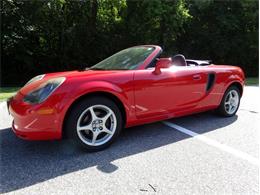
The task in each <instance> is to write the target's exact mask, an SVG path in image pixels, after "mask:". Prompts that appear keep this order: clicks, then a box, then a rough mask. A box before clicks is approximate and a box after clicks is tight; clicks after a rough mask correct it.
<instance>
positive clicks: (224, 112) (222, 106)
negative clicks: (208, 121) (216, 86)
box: [216, 85, 241, 117]
mask: <svg viewBox="0 0 260 195" xmlns="http://www.w3.org/2000/svg"><path fill="white" fill-rule="evenodd" d="M232 90H234V91H236V92H237V94H238V104H237V108H236V109H235V110H234V111H233V112H232V113H228V111H227V109H226V107H225V102H226V100H227V98H228V97H227V96H228V94H229V93H230V92H231V91H232ZM240 99H241V92H240V90H239V89H238V87H236V86H234V85H232V86H230V87H229V88H228V89H227V90H226V91H225V93H224V95H223V97H222V100H221V103H220V105H219V107H218V108H217V110H216V111H217V113H218V114H219V115H220V116H223V117H232V116H234V115H235V114H236V113H237V110H238V108H239V105H240Z"/></svg>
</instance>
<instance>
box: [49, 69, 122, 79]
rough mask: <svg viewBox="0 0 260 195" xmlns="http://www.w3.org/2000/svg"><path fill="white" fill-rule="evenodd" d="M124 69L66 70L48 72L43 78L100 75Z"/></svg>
mask: <svg viewBox="0 0 260 195" xmlns="http://www.w3.org/2000/svg"><path fill="white" fill-rule="evenodd" d="M123 71H125V70H85V71H66V72H56V73H48V74H46V75H45V76H44V79H50V78H55V77H66V78H77V77H86V78H87V77H100V76H104V75H110V74H116V73H120V72H123Z"/></svg>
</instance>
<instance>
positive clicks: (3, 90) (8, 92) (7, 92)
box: [0, 87, 20, 101]
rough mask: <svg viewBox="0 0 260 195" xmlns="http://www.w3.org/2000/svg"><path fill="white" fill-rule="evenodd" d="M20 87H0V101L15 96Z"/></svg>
mask: <svg viewBox="0 0 260 195" xmlns="http://www.w3.org/2000/svg"><path fill="white" fill-rule="evenodd" d="M19 89H20V88H19V87H0V101H5V100H7V99H8V98H9V97H11V96H13V95H14V94H15V93H16V92H17V91H18V90H19Z"/></svg>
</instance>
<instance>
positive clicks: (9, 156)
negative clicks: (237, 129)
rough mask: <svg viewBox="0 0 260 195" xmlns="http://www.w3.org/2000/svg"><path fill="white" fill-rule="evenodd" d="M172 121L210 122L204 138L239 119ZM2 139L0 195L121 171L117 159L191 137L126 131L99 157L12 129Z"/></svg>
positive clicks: (156, 129)
mask: <svg viewBox="0 0 260 195" xmlns="http://www.w3.org/2000/svg"><path fill="white" fill-rule="evenodd" d="M194 119H195V120H194ZM197 119H199V120H197ZM173 120H174V121H176V122H179V121H185V122H187V123H190V124H191V123H194V124H196V123H201V122H202V121H207V124H212V125H204V126H203V127H204V128H202V129H200V131H199V132H198V133H201V134H203V133H206V132H209V131H214V130H217V129H218V128H221V127H224V126H228V125H230V124H231V123H233V122H234V121H236V120H237V116H234V117H231V118H220V117H217V116H216V115H213V114H211V113H203V114H197V115H193V116H189V117H186V118H179V119H173ZM0 138H1V170H0V172H1V178H0V181H1V186H0V193H5V192H11V191H14V190H18V189H21V188H25V187H29V186H32V185H34V184H37V183H39V182H44V181H47V180H49V179H53V178H55V177H58V176H62V175H64V174H68V173H72V172H75V171H79V170H83V169H86V168H88V167H93V166H95V167H96V168H97V169H98V170H99V171H102V172H105V173H108V174H109V173H112V172H114V171H116V170H117V169H118V167H117V166H116V165H114V164H113V161H115V160H117V159H121V158H124V157H127V156H131V155H134V154H138V153H142V152H145V151H148V150H151V149H155V148H159V147H161V146H165V145H168V144H174V143H175V142H178V141H181V140H183V139H187V138H190V137H189V136H188V135H186V134H183V133H181V132H178V131H175V130H174V129H172V128H169V127H167V126H165V125H163V124H162V123H160V122H158V123H153V124H148V125H143V126H138V127H132V128H128V129H125V130H124V131H123V132H122V134H121V135H120V137H119V139H118V140H117V142H115V143H114V144H113V145H112V146H111V147H110V148H108V149H106V150H104V151H100V152H96V153H87V152H84V151H82V150H80V149H79V148H77V147H76V146H73V145H71V143H70V142H69V141H68V140H62V141H24V140H21V139H19V138H17V137H16V136H15V135H14V134H13V132H12V131H11V129H2V130H0ZM133 169H134V167H133Z"/></svg>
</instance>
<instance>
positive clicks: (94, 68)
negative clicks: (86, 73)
mask: <svg viewBox="0 0 260 195" xmlns="http://www.w3.org/2000/svg"><path fill="white" fill-rule="evenodd" d="M86 70H106V69H104V68H96V67H93V68H88V69H86Z"/></svg>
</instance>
